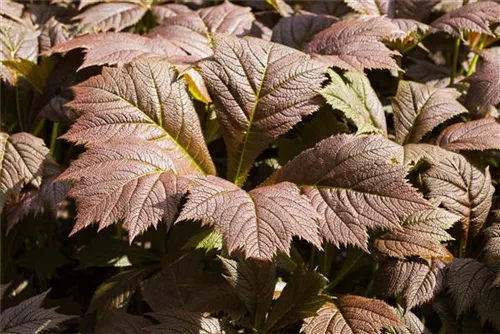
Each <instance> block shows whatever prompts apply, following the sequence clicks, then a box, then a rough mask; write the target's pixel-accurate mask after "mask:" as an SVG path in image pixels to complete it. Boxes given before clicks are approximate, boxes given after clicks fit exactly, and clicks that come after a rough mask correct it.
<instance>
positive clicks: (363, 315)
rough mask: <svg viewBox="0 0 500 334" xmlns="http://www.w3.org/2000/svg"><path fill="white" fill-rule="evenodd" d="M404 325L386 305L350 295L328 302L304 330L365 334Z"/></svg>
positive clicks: (324, 333) (311, 333) (312, 333)
mask: <svg viewBox="0 0 500 334" xmlns="http://www.w3.org/2000/svg"><path fill="white" fill-rule="evenodd" d="M400 325H402V322H401V320H400V319H399V317H398V316H397V315H396V313H395V312H394V310H393V309H392V307H390V306H389V305H387V304H386V303H385V302H383V301H381V300H376V299H370V298H364V297H359V296H350V295H347V296H343V297H340V298H339V299H337V300H334V301H332V302H330V301H329V302H326V303H325V304H324V305H323V306H322V307H321V308H320V309H319V311H318V314H317V315H315V316H313V317H310V318H308V319H306V320H305V324H304V325H303V327H302V330H303V331H304V333H306V334H327V333H338V334H362V333H380V331H381V330H382V328H384V327H388V326H400Z"/></svg>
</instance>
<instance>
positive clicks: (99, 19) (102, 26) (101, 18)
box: [74, 2, 148, 32]
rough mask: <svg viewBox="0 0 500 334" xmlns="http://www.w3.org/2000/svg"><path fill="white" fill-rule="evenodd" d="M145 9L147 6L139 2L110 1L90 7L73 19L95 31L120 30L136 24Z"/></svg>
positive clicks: (146, 9)
mask: <svg viewBox="0 0 500 334" xmlns="http://www.w3.org/2000/svg"><path fill="white" fill-rule="evenodd" d="M147 11H148V8H147V7H146V6H144V5H141V4H140V3H127V2H111V3H102V4H98V5H96V6H93V7H90V8H89V9H87V10H86V11H84V12H83V13H81V14H79V15H77V16H75V18H74V19H75V20H80V25H81V26H84V27H85V26H89V27H92V28H91V29H92V30H94V31H96V32H101V31H103V32H106V31H108V30H114V31H120V30H123V29H124V28H126V27H129V26H131V25H134V24H136V23H137V22H138V21H139V20H140V19H141V18H142V17H143V16H144V14H146V12H147Z"/></svg>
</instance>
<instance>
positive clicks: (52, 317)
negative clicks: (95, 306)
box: [0, 291, 74, 334]
mask: <svg viewBox="0 0 500 334" xmlns="http://www.w3.org/2000/svg"><path fill="white" fill-rule="evenodd" d="M48 293H49V291H45V292H44V293H41V294H39V295H37V296H34V297H31V298H29V299H27V300H24V301H22V302H21V303H19V304H18V305H16V306H13V307H11V308H8V309H6V310H2V313H1V314H0V331H1V332H2V333H5V334H16V333H19V334H21V333H39V332H41V331H43V330H47V329H51V328H55V327H56V326H57V325H58V324H60V323H61V322H63V321H66V320H68V319H71V318H74V316H69V315H64V314H60V313H57V312H56V311H55V310H56V308H50V309H44V308H42V307H41V305H42V302H43V300H44V299H45V298H46V297H47V294H48Z"/></svg>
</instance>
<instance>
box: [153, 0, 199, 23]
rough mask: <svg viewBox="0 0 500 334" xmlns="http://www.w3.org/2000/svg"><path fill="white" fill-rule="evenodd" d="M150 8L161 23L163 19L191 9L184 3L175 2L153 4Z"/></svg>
mask: <svg viewBox="0 0 500 334" xmlns="http://www.w3.org/2000/svg"><path fill="white" fill-rule="evenodd" d="M151 10H152V11H153V13H154V14H155V17H156V19H157V20H158V22H159V23H160V24H161V23H163V21H165V19H167V18H169V17H174V16H177V15H181V14H185V13H189V12H191V9H189V7H187V6H186V5H181V4H177V3H169V4H166V5H153V6H151Z"/></svg>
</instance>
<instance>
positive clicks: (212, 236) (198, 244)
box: [182, 228, 223, 252]
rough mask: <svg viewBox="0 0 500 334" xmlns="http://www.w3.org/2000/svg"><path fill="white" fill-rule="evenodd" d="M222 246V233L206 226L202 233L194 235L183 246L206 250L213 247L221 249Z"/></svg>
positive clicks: (184, 247) (183, 247)
mask: <svg viewBox="0 0 500 334" xmlns="http://www.w3.org/2000/svg"><path fill="white" fill-rule="evenodd" d="M222 247H223V244H222V235H220V233H218V232H216V231H212V230H211V229H209V228H206V229H202V230H201V232H200V233H198V234H195V235H194V236H192V237H191V238H190V239H189V240H188V241H187V242H186V243H185V244H184V246H182V249H183V250H184V249H189V248H194V249H204V250H205V251H206V252H209V251H211V250H212V249H217V250H221V249H222Z"/></svg>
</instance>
